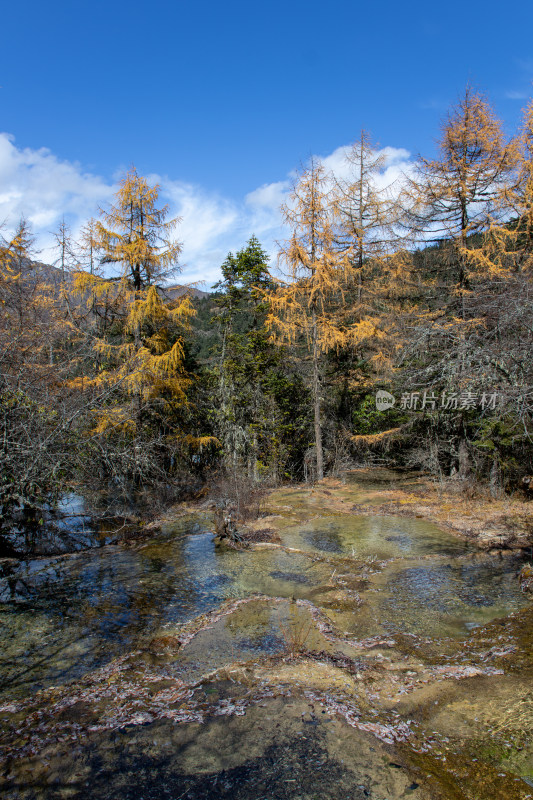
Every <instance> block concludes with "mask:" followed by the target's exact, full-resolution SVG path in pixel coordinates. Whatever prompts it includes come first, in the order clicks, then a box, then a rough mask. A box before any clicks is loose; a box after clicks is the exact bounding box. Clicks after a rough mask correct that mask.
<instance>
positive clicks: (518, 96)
mask: <svg viewBox="0 0 533 800" xmlns="http://www.w3.org/2000/svg"><path fill="white" fill-rule="evenodd" d="M505 96H506V98H507V99H508V100H527V98H528V97H529V95H528V94H527V93H526V92H517V91H515V90H514V89H511V90H509V91H508V92H505Z"/></svg>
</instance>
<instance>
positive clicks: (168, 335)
mask: <svg viewBox="0 0 533 800" xmlns="http://www.w3.org/2000/svg"><path fill="white" fill-rule="evenodd" d="M158 198H159V187H158V186H157V185H155V186H151V185H150V184H149V183H148V181H147V180H146V179H145V178H143V177H142V176H140V175H138V174H137V172H136V171H135V169H133V168H132V169H131V170H129V171H128V173H127V174H126V175H125V176H124V177H123V178H122V180H121V181H120V183H119V188H118V191H117V193H116V197H115V202H114V203H113V205H112V206H111V209H110V210H109V211H107V212H105V211H103V212H102V217H103V220H104V222H103V223H102V222H97V223H96V224H89V226H88V227H87V228H86V230H85V235H84V243H85V247H86V253H87V255H89V257H90V259H91V260H90V262H89V270H82V271H80V272H79V273H78V274H77V276H76V280H75V291H76V293H77V295H78V297H79V298H80V299H81V301H82V302H81V303H80V305H79V310H80V319H85V322H84V324H85V328H86V331H87V336H88V339H89V340H90V341H91V343H92V345H91V350H92V362H93V364H94V370H95V373H94V374H93V376H92V377H90V378H87V377H86V376H85V375H82V376H80V377H79V378H75V379H74V380H73V381H72V382H71V385H72V386H76V387H77V388H78V389H80V390H81V391H87V392H91V391H95V390H97V391H100V392H103V391H107V392H108V398H109V399H108V401H107V402H106V404H105V405H104V406H102V407H101V408H98V409H96V410H95V411H94V412H93V414H92V423H93V424H92V427H91V428H90V429H89V431H88V434H89V436H91V437H96V439H99V440H100V441H102V442H104V443H105V444H103V445H102V452H107V453H108V454H110V455H109V458H108V461H109V463H111V462H112V461H113V459H115V460H116V458H115V456H114V455H113V452H115V453H116V454H118V453H122V454H124V453H125V452H126V450H127V448H128V447H130V450H131V452H134V453H136V454H137V455H136V458H135V460H134V462H132V463H131V465H130V466H129V467H128V471H129V473H130V474H131V475H132V476H133V477H134V483H135V484H138V483H139V481H140V480H141V479H143V480H148V476H149V475H150V474H152V473H153V474H156V473H157V474H158V475H159V473H158V470H159V468H160V464H159V461H160V459H159V456H157V454H156V451H158V452H167V453H176V452H177V450H179V448H180V446H181V444H182V443H183V441H184V437H185V433H184V431H183V429H182V428H181V422H180V420H181V419H182V416H183V414H182V412H183V411H184V409H185V408H186V406H187V398H186V389H187V387H188V386H189V384H190V377H189V376H188V375H187V373H186V370H185V351H184V334H185V332H186V331H187V330H188V328H189V322H190V319H191V317H192V316H193V315H194V313H195V312H194V309H193V308H192V305H191V302H190V299H189V297H188V296H187V294H184V295H183V296H182V297H180V298H178V299H177V300H176V301H175V302H174V303H172V304H168V303H165V302H164V300H163V296H162V292H161V291H160V288H159V287H158V286H157V282H159V281H162V280H163V279H164V278H165V277H166V276H168V275H170V274H172V273H174V272H176V271H177V269H178V264H177V260H178V256H179V253H180V251H181V245H180V244H179V243H178V242H176V241H172V240H171V239H170V238H169V237H170V232H171V230H172V228H173V227H174V226H175V225H176V223H177V220H175V219H174V220H169V221H167V219H166V217H167V215H168V208H167V207H166V206H163V207H159V206H158ZM104 223H105V224H104ZM95 251H96V252H98V253H99V261H100V264H101V265H102V266H103V265H105V264H117V265H119V266H120V273H119V275H118V276H117V277H116V278H113V277H112V278H107V277H102V276H100V275H97V274H95V273H96V264H95V261H94V253H95ZM83 304H84V305H85V307H86V312H85V316H84V315H83V313H82V305H83ZM89 312H90V313H89ZM88 314H89V318H90V317H91V315H92V318H93V324H92V325H89V326H87V324H86V319H87V315H88ZM113 448H114V450H113ZM117 458H118V455H117ZM120 458H123V455H121V456H120ZM169 458H170V459H171V460H172V458H173V456H170V457H169ZM158 464H159V466H158ZM112 469H114V467H113V468H112Z"/></svg>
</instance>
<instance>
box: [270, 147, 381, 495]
mask: <svg viewBox="0 0 533 800" xmlns="http://www.w3.org/2000/svg"><path fill="white" fill-rule="evenodd" d="M282 212H283V215H284V220H285V224H286V225H287V226H288V227H289V228H290V229H291V231H292V235H291V237H290V239H289V240H288V241H287V242H285V243H284V244H283V245H282V246H281V249H280V253H279V262H280V264H281V265H282V268H284V269H285V272H286V275H285V278H286V280H285V281H284V282H280V284H279V286H278V287H277V289H276V290H275V291H274V292H273V293H272V295H271V296H270V298H269V302H270V311H269V315H268V317H267V324H268V326H269V327H271V328H272V329H273V331H274V335H275V337H277V338H278V339H279V340H280V341H284V342H288V343H289V344H292V345H297V346H298V345H304V346H305V348H306V349H307V352H308V353H309V356H310V364H311V369H310V373H311V375H310V389H311V395H312V400H313V423H314V440H315V441H314V444H315V450H316V478H317V480H321V479H322V478H323V477H324V448H323V420H322V387H321V381H322V376H321V372H322V363H323V356H324V355H325V354H326V353H328V352H329V351H331V350H340V349H341V348H344V347H347V346H348V345H350V344H353V343H355V342H356V341H358V340H360V339H362V338H364V337H365V336H368V335H370V334H371V333H372V331H373V330H374V326H373V325H372V323H370V322H368V321H358V322H355V323H351V322H350V321H349V320H347V318H346V314H345V311H346V309H345V296H346V291H347V288H348V286H349V285H350V283H351V281H352V278H353V265H352V260H351V258H350V253H349V252H348V251H346V250H344V251H343V250H342V249H339V246H338V236H337V232H336V230H335V221H334V215H333V208H332V196H331V177H330V176H329V175H327V174H326V171H325V169H324V166H323V165H322V164H321V163H319V162H318V161H315V160H313V161H311V163H310V165H309V167H308V168H306V169H304V170H303V171H302V172H301V173H300V174H299V175H298V177H297V180H296V182H295V185H294V187H293V191H292V193H291V194H290V196H289V199H288V202H287V204H286V205H284V206H283V208H282Z"/></svg>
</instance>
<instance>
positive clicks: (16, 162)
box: [0, 133, 411, 286]
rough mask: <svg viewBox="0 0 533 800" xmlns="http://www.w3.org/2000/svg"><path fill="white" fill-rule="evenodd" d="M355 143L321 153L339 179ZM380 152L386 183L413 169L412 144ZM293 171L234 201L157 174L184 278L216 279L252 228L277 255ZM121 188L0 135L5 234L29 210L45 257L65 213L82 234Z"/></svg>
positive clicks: (0, 217)
mask: <svg viewBox="0 0 533 800" xmlns="http://www.w3.org/2000/svg"><path fill="white" fill-rule="evenodd" d="M348 150H349V147H348V146H342V147H338V148H337V149H336V150H334V151H333V152H332V153H330V154H329V155H327V156H325V157H324V158H322V161H323V163H324V165H325V167H326V169H328V170H331V171H333V172H334V173H335V175H336V176H337V177H338V178H344V177H347V175H348V172H347V170H348V167H347V165H346V161H345V155H346V152H347V151H348ZM378 152H379V153H382V154H383V155H384V156H385V159H386V161H385V165H384V168H383V170H382V172H381V174H380V176H379V177H378V185H379V187H380V188H383V187H384V186H388V185H391V184H394V182H395V181H398V179H400V178H401V176H402V174H403V173H404V172H405V171H409V169H410V164H411V162H410V161H409V153H408V152H407V150H404V149H401V148H394V147H385V148H383V149H382V150H380V151H378ZM293 177H294V174H293V175H289V176H287V178H286V179H284V180H279V181H275V182H272V183H269V184H264V185H263V186H260V187H258V188H257V189H255V190H254V191H252V192H250V193H249V194H248V195H246V197H245V198H244V199H242V200H235V199H231V198H228V197H225V196H223V195H221V194H217V193H214V192H208V191H206V190H205V189H204V188H203V187H201V186H198V185H194V184H190V183H184V182H182V181H179V180H172V179H170V178H168V177H160V176H157V175H152V176H150V180H153V181H154V182H155V181H156V182H158V183H159V184H160V185H161V197H162V200H163V202H168V204H169V206H170V213H171V215H172V216H179V217H181V222H180V224H179V226H178V227H177V229H176V232H175V235H176V237H177V238H178V239H179V240H180V241H181V242H183V253H182V258H181V262H182V264H183V271H182V273H181V275H180V276H179V277H178V278H177V280H179V281H180V282H196V281H203V282H204V283H205V285H206V286H211V285H212V284H213V283H214V282H215V281H216V280H218V278H219V276H220V265H221V264H222V262H223V261H224V259H225V258H226V256H227V254H228V252H229V251H230V250H231V251H233V252H235V251H236V250H238V249H240V248H241V247H243V246H244V245H245V243H246V242H247V241H248V239H249V238H250V236H251V235H252V234H255V235H256V236H257V237H258V239H259V241H260V242H261V244H262V246H263V247H264V248H265V250H266V251H267V253H269V255H270V256H271V257H272V260H274V258H275V254H276V250H277V247H276V241H278V240H280V239H283V238H285V237H286V235H287V231H286V230H284V228H283V223H282V215H281V213H280V210H279V207H280V205H281V204H282V203H283V202H285V201H286V199H287V196H288V193H289V190H290V186H291V178H293ZM115 191H116V184H115V185H114V184H112V183H111V182H108V181H106V180H105V179H104V178H103V177H101V176H98V175H94V174H91V173H89V172H86V171H84V170H83V168H82V167H81V165H80V164H78V163H76V162H69V161H62V160H60V159H58V158H57V157H56V156H55V155H54V154H53V153H51V152H50V151H49V150H47V149H45V148H42V149H39V150H32V149H30V148H24V149H20V148H17V147H16V145H15V142H14V139H13V137H12V136H10V135H9V134H6V133H3V134H0V225H1V224H2V223H4V233H9V232H11V231H12V230H13V228H14V226H15V225H16V224H17V222H18V220H19V219H20V217H21V215H24V216H25V217H26V218H27V219H28V221H29V222H30V223H31V225H32V227H33V230H34V233H35V235H36V237H37V246H38V248H39V249H40V251H41V252H40V254H39V258H40V259H41V260H43V261H53V260H54V254H53V249H52V245H53V233H52V232H53V231H54V230H56V229H57V227H58V225H59V223H60V222H61V220H62V218H63V217H65V220H66V221H67V223H69V225H70V226H71V229H72V233H73V235H74V236H76V235H77V233H78V232H79V229H80V228H81V226H82V225H83V224H84V223H85V222H86V221H87V219H89V217H91V216H96V215H97V214H98V208H99V207H104V208H105V207H106V206H108V204H109V202H110V201H111V200H112V198H113V194H114V192H115Z"/></svg>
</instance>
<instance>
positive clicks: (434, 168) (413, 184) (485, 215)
mask: <svg viewBox="0 0 533 800" xmlns="http://www.w3.org/2000/svg"><path fill="white" fill-rule="evenodd" d="M437 146H438V150H439V155H438V157H437V158H436V159H433V160H427V159H425V158H422V157H420V158H419V159H418V163H417V170H416V176H415V178H414V179H412V180H410V181H409V189H408V192H407V193H406V195H405V197H404V201H405V204H406V206H407V218H408V224H409V225H410V228H411V231H412V233H413V234H414V235H415V236H419V237H421V238H423V239H425V240H427V239H428V238H431V239H432V240H434V241H442V240H448V241H449V242H451V243H452V246H453V247H452V253H453V254H454V272H455V275H456V278H457V284H458V286H459V288H460V289H461V290H462V289H464V288H465V287H467V285H468V263H467V259H466V258H465V256H464V250H465V249H467V248H468V247H469V244H470V237H472V236H473V235H474V234H477V233H481V232H482V231H484V230H486V229H487V228H488V227H489V224H490V220H491V219H494V217H495V216H496V215H505V211H506V209H505V207H504V206H503V205H502V197H503V195H502V187H503V186H504V185H506V184H507V183H508V182H509V181H510V180H512V177H513V172H514V170H515V166H516V159H517V153H516V147H515V145H514V143H513V142H507V141H506V139H505V136H504V133H503V130H502V125H501V122H500V121H499V120H498V119H497V118H496V116H495V114H494V111H493V110H492V108H491V106H490V105H489V103H488V102H487V100H486V99H485V97H484V96H483V95H481V94H479V93H478V92H475V91H474V90H473V89H472V88H471V87H469V86H467V88H466V90H465V93H464V96H463V97H462V98H461V99H460V100H459V102H458V103H457V104H456V105H455V106H453V107H452V109H451V110H450V112H449V113H448V115H447V117H446V119H445V120H444V122H443V123H442V125H441V135H440V138H439V139H438V140H437Z"/></svg>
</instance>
